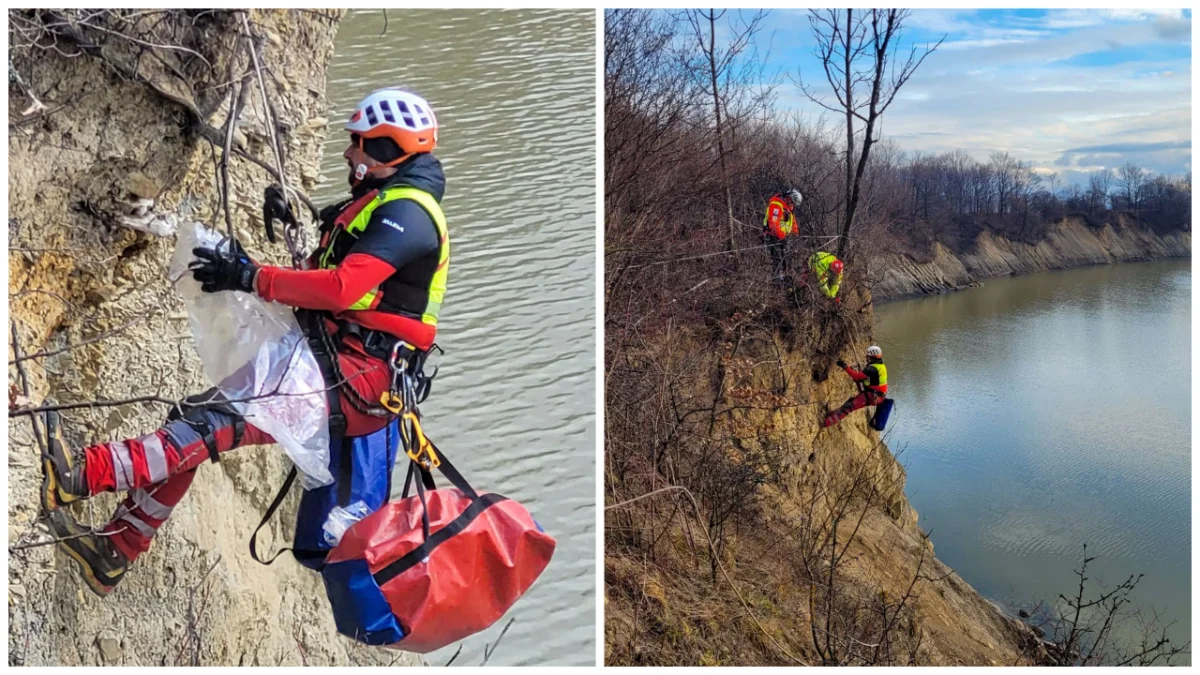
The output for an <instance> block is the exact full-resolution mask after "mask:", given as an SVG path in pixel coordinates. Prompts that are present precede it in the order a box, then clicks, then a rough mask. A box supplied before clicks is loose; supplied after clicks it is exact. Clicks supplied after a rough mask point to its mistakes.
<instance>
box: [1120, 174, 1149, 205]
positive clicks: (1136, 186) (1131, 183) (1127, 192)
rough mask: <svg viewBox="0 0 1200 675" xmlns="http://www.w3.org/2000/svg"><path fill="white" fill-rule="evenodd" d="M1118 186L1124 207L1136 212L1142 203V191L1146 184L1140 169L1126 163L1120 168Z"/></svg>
mask: <svg viewBox="0 0 1200 675" xmlns="http://www.w3.org/2000/svg"><path fill="white" fill-rule="evenodd" d="M1119 171H1120V179H1119V184H1120V186H1121V191H1122V192H1124V196H1125V207H1126V208H1128V209H1130V210H1131V211H1137V210H1138V207H1139V206H1140V205H1141V201H1142V190H1143V187H1144V186H1145V184H1146V176H1145V174H1144V173H1143V172H1142V167H1140V166H1138V165H1137V164H1134V163H1133V162H1126V163H1125V164H1124V165H1122V166H1121V168H1120V170H1119Z"/></svg>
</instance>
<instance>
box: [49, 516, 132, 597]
mask: <svg viewBox="0 0 1200 675" xmlns="http://www.w3.org/2000/svg"><path fill="white" fill-rule="evenodd" d="M48 522H49V524H50V531H51V532H53V533H54V536H55V537H57V538H58V539H59V540H60V541H59V542H58V548H59V550H61V551H62V552H63V553H66V554H67V555H69V556H71V558H72V559H73V560H74V561H75V562H77V563H79V572H80V576H82V577H83V580H84V582H85V583H87V585H88V588H90V589H92V592H93V593H95V594H96V595H98V596H100V597H104V596H106V595H108V594H109V593H111V592H112V590H113V587H115V586H116V585H117V582H119V581H120V580H121V577H124V576H125V570H126V569H128V567H129V559H128V558H126V557H125V554H123V553H121V552H120V551H119V550H117V547H116V546H114V545H113V542H112V537H109V536H105V535H103V534H101V533H99V532H96V531H93V530H92V529H91V528H88V527H84V526H83V525H80V524H79V523H78V522H76V520H75V519H74V518H72V517H71V516H70V515H68V514H67V513H66V512H65V511H51V512H50V516H49V519H48Z"/></svg>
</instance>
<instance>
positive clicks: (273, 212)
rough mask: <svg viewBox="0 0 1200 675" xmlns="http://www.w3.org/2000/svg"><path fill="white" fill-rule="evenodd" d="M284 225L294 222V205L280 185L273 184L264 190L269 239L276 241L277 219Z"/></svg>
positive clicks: (264, 219) (264, 206) (264, 214)
mask: <svg viewBox="0 0 1200 675" xmlns="http://www.w3.org/2000/svg"><path fill="white" fill-rule="evenodd" d="M276 220H278V221H280V222H282V223H283V224H284V225H288V224H290V223H294V222H295V221H296V217H295V216H294V215H292V207H291V205H290V204H288V201H287V199H286V198H285V197H284V195H283V190H282V189H280V187H279V186H278V185H272V186H270V187H268V188H267V189H266V190H264V191H263V225H264V226H265V227H266V228H267V240H268V241H270V242H271V243H272V244H274V243H275V221H276Z"/></svg>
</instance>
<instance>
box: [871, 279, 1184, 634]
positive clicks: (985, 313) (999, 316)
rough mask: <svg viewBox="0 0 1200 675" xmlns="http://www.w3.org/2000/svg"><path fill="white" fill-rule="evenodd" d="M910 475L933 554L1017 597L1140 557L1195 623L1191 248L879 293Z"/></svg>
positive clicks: (1162, 602) (1162, 591) (1065, 586)
mask: <svg viewBox="0 0 1200 675" xmlns="http://www.w3.org/2000/svg"><path fill="white" fill-rule="evenodd" d="M876 319H877V325H876V335H877V338H878V340H879V341H880V344H881V346H882V347H883V349H884V355H885V357H886V359H887V363H888V367H889V368H888V377H889V382H890V384H891V386H892V389H893V390H894V392H895V393H894V397H895V399H896V410H895V412H894V413H893V417H892V419H893V420H894V422H893V424H894V427H893V429H892V430H891V436H890V438H889V445H890V446H891V448H892V450H893V451H898V450H904V453H903V455H901V461H902V462H904V463H905V464H906V465H907V467H908V493H909V496H910V498H911V501H912V504H913V506H914V507H915V508H916V509H917V512H918V513H919V514H920V519H921V524H922V526H923V527H924V528H925V530H926V531H931V532H932V536H933V541H934V545H935V546H936V549H937V553H938V557H939V558H941V559H942V560H943V561H944V562H946V563H947V564H948V565H950V566H951V567H953V568H955V570H956V571H958V572H959V574H961V575H962V576H963V578H965V579H966V580H967V581H968V582H970V583H971V584H972V585H973V586H974V587H975V588H976V589H978V590H979V591H980V592H981V593H983V594H984V595H986V596H988V597H989V598H992V599H993V600H997V601H999V602H1001V603H1004V604H1008V605H1009V606H1010V607H1011V606H1016V605H1025V604H1026V603H1029V602H1030V601H1035V600H1039V599H1053V598H1054V597H1056V596H1057V594H1058V593H1066V592H1069V591H1070V589H1073V588H1075V586H1077V583H1078V582H1077V580H1076V579H1074V578H1073V574H1072V569H1074V568H1078V566H1079V563H1080V560H1081V556H1082V545H1083V544H1084V543H1086V544H1087V545H1088V554H1089V555H1098V556H1099V558H1098V559H1097V560H1096V561H1095V562H1094V563H1093V566H1092V568H1090V569H1089V573H1090V571H1091V570H1094V571H1095V574H1089V576H1092V577H1093V578H1094V579H1101V580H1103V581H1105V582H1107V583H1109V584H1110V585H1115V584H1117V583H1119V582H1120V581H1122V580H1124V578H1125V577H1126V576H1127V575H1129V574H1131V573H1142V574H1145V575H1146V576H1145V578H1144V579H1143V580H1142V582H1141V584H1140V585H1139V586H1138V589H1137V592H1136V595H1135V599H1136V601H1138V602H1139V603H1141V604H1143V605H1146V606H1153V607H1155V608H1156V609H1159V610H1161V611H1162V612H1163V615H1164V617H1165V618H1166V619H1168V620H1174V621H1176V622H1177V624H1176V627H1175V630H1173V632H1172V635H1173V636H1174V639H1176V640H1178V641H1179V642H1180V643H1182V642H1184V641H1186V640H1188V639H1189V637H1188V636H1189V634H1190V632H1191V613H1190V602H1191V557H1190V552H1191V496H1190V495H1191V447H1190V441H1191V266H1190V263H1189V262H1188V261H1169V262H1152V263H1134V264H1123V265H1108V266H1098V267H1088V268H1082V269H1076V270H1068V271H1062V272H1048V273H1044V274H1036V275H1031V276H1026V277H1017V278H1011V279H993V280H989V281H988V282H987V283H986V285H984V286H983V287H980V288H975V289H970V290H966V291H962V292H959V293H953V294H949V295H944V296H937V297H929V298H919V299H915V300H904V301H899V302H893V303H887V304H885V305H881V306H880V307H878V308H877V310H876Z"/></svg>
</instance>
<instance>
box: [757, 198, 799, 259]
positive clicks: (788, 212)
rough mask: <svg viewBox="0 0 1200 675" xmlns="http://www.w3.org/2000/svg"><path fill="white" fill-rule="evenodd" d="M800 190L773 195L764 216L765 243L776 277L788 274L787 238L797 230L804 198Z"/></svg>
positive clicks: (763, 232)
mask: <svg viewBox="0 0 1200 675" xmlns="http://www.w3.org/2000/svg"><path fill="white" fill-rule="evenodd" d="M803 199H804V198H803V196H801V194H800V191H799V190H796V189H794V188H793V189H791V190H788V191H786V192H781V193H779V194H776V195H773V196H772V197H771V199H770V200H768V201H767V212H766V214H765V215H764V216H763V231H762V236H763V244H764V245H765V246H766V247H767V252H768V253H770V254H771V267H772V273H773V274H774V275H775V279H777V280H783V279H784V278H785V277H786V275H787V238H788V236H789V235H791V234H793V233H795V232H796V213H795V210H796V209H797V208H799V207H800V202H801V201H802V200H803Z"/></svg>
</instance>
